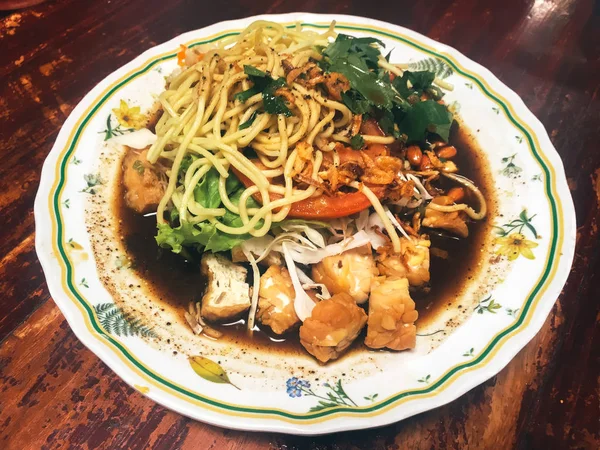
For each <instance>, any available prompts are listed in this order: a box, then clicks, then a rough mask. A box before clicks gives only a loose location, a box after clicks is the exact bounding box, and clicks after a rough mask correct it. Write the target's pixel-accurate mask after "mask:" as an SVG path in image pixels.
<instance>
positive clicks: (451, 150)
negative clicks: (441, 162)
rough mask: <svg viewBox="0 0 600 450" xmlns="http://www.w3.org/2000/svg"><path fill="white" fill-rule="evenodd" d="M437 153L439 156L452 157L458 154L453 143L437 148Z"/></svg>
mask: <svg viewBox="0 0 600 450" xmlns="http://www.w3.org/2000/svg"><path fill="white" fill-rule="evenodd" d="M435 153H436V155H437V156H438V158H444V159H452V158H454V157H455V156H456V147H454V146H453V145H447V146H445V147H442V148H439V149H436V151H435Z"/></svg>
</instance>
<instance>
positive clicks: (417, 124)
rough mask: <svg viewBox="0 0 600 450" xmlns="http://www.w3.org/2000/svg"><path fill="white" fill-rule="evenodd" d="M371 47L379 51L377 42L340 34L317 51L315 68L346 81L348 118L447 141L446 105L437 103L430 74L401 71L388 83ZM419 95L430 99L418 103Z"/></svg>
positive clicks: (419, 137) (409, 137)
mask: <svg viewBox="0 0 600 450" xmlns="http://www.w3.org/2000/svg"><path fill="white" fill-rule="evenodd" d="M373 44H378V45H380V46H381V47H383V43H382V42H381V41H379V40H377V39H373V38H353V37H351V36H347V35H344V34H340V35H338V37H337V39H336V40H335V42H332V43H331V44H329V46H328V47H327V48H325V50H323V56H324V58H323V60H322V61H320V62H319V66H320V67H321V68H322V69H323V70H325V71H326V72H338V73H341V74H342V75H344V76H345V77H346V78H347V79H348V81H349V82H350V86H351V89H350V90H348V91H346V92H343V93H342V101H343V102H344V104H345V105H346V106H347V107H348V108H349V109H350V110H351V111H352V112H353V113H354V114H368V115H369V116H370V117H373V118H375V119H376V120H377V121H378V123H379V125H380V127H381V128H382V129H383V131H384V132H385V133H386V134H388V135H392V136H395V137H397V138H398V137H400V136H401V135H405V139H407V140H408V141H425V140H426V139H427V136H428V134H429V133H435V134H438V135H439V136H440V137H441V138H442V139H444V140H448V135H449V132H450V126H451V125H452V121H453V117H452V114H451V113H450V112H449V111H448V109H447V107H446V106H444V105H440V104H438V103H437V100H439V99H440V98H441V97H442V96H443V93H442V91H441V90H440V89H439V88H438V87H436V86H434V85H433V84H432V83H433V80H434V79H435V76H436V75H435V73H434V71H432V70H419V71H415V72H411V71H405V72H404V73H403V75H402V76H401V77H396V78H395V79H394V80H393V81H391V80H390V76H389V72H388V71H386V70H383V69H381V68H380V67H379V66H378V59H379V57H380V56H381V53H380V51H379V49H378V48H377V47H375V46H374V45H373ZM389 56H390V55H389V54H388V56H387V57H386V59H388V58H389ZM424 92H425V93H427V94H429V95H430V96H431V97H432V98H433V99H434V100H435V101H433V100H427V101H421V98H420V97H421V95H422V94H423V93H424ZM356 145H358V142H356Z"/></svg>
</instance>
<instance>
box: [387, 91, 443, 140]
mask: <svg viewBox="0 0 600 450" xmlns="http://www.w3.org/2000/svg"><path fill="white" fill-rule="evenodd" d="M452 120H453V118H452V113H450V112H449V111H448V109H447V108H446V107H445V106H444V105H440V104H439V103H437V102H434V101H433V100H426V101H424V102H418V103H415V104H414V105H413V106H412V108H411V109H409V110H408V111H407V112H406V114H405V115H404V118H403V119H402V120H401V121H400V123H399V124H398V127H399V128H400V131H401V132H402V133H404V134H406V136H407V137H408V140H409V141H422V140H424V139H425V137H426V136H427V133H428V132H429V133H435V134H437V135H439V136H440V137H441V138H442V139H443V140H444V141H447V140H448V137H449V135H450V126H451V125H452Z"/></svg>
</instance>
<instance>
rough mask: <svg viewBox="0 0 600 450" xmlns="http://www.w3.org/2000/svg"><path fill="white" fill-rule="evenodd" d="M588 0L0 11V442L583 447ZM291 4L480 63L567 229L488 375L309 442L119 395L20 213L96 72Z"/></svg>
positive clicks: (595, 167)
mask: <svg viewBox="0 0 600 450" xmlns="http://www.w3.org/2000/svg"><path fill="white" fill-rule="evenodd" d="M202 3H204V4H205V5H206V6H202V5H201V4H202ZM599 6H600V4H599V3H598V2H596V5H595V6H594V2H593V1H592V0H581V1H577V0H555V1H549V0H547V1H544V0H536V1H533V0H530V1H524V0H523V1H518V0H503V1H493V2H491V1H485V0H479V1H478V0H461V1H444V0H428V1H425V0H413V1H404V0H394V1H384V2H381V1H380V2H378V3H377V4H373V3H371V2H369V1H360V2H349V1H343V2H339V1H338V2H336V1H329V0H321V1H316V0H306V1H304V2H300V3H298V2H292V1H285V0H276V1H273V2H270V1H263V0H253V1H245V0H230V1H228V2H200V1H198V2H192V1H183V0H171V1H164V0H163V1H160V0H151V1H150V0H132V1H117V0H112V1H111V0H108V1H106V0H102V1H101V0H80V1H75V0H56V1H48V2H46V3H43V4H42V5H38V6H36V7H33V8H31V9H26V10H22V11H18V12H12V13H11V12H4V13H0V74H1V80H2V82H1V83H0V152H1V156H2V159H1V162H2V163H1V164H0V210H1V211H2V215H1V221H2V224H1V228H0V261H1V262H0V291H1V293H2V299H1V300H0V448H3V449H19V450H21V449H38V448H93V449H95V448H127V449H138V448H140V449H141V448H148V447H154V448H198V449H208V448H211V449H248V450H251V449H259V448H260V449H263V448H272V449H384V448H385V449H388V448H389V449H399V448H411V449H435V448H453V449H459V448H460V449H462V448H475V449H478V448H489V449H506V448H515V447H516V448H522V449H531V448H560V449H567V448H569V449H570V448H577V449H580V448H585V449H587V448H589V449H592V448H594V449H597V448H600V429H599V417H600V415H599V414H600V407H599V401H598V394H599V392H600V388H599V381H598V380H599V379H600V378H599V374H600V357H599V350H598V349H599V348H600V334H599V333H598V330H599V327H598V318H599V317H600V315H599V314H600V301H599V299H600V245H599V240H598V226H599V225H600V224H599V219H600V147H599V139H598V138H599V131H598V129H599V126H600V101H599V95H600V91H599V80H600V59H599V58H600V7H599ZM294 10H307V11H315V12H329V13H336V12H337V13H346V14H356V15H364V16H370V17H374V18H377V19H381V20H386V21H390V22H393V23H396V24H398V25H402V26H405V27H408V28H411V29H413V30H416V31H418V32H421V33H423V34H425V35H427V36H429V37H431V38H433V39H436V40H439V41H441V42H444V43H446V44H449V45H451V46H453V47H455V48H457V49H458V50H460V51H461V52H463V53H464V54H466V55H467V56H468V57H470V58H472V59H473V60H475V61H477V62H480V63H481V64H483V65H484V66H486V67H488V68H489V69H491V70H492V72H494V73H495V74H496V75H497V76H498V77H499V78H500V79H501V80H502V81H503V82H504V83H506V84H507V85H508V86H509V87H511V88H512V89H514V90H515V91H516V92H517V93H518V94H519V95H520V96H521V97H522V98H523V100H524V101H525V103H526V104H527V105H528V106H529V108H530V109H531V110H532V111H533V112H534V114H536V115H537V117H539V118H540V119H541V121H542V122H543V123H544V125H545V126H546V129H547V130H548V132H549V134H550V136H551V138H552V141H553V143H554V145H555V146H556V148H557V149H558V151H559V152H560V154H561V156H562V157H563V161H564V164H565V169H566V173H567V176H568V180H569V186H570V188H571V192H572V194H573V197H574V200H575V207H576V209H577V223H578V225H579V229H578V234H577V238H578V239H577V250H576V256H575V262H574V265H573V270H572V273H571V276H570V277H569V281H568V282H567V285H566V286H565V288H564V291H563V293H562V295H561V297H560V298H559V299H558V301H557V303H556V305H555V307H554V309H553V310H552V313H551V314H550V316H549V317H548V319H547V321H546V324H545V325H544V327H543V329H542V330H541V332H540V333H539V334H538V336H537V337H536V338H535V339H534V340H533V341H532V342H531V343H529V344H528V345H527V346H526V347H525V349H524V350H523V351H521V353H520V354H519V355H518V356H517V357H516V358H515V359H514V360H513V361H512V362H511V363H510V364H509V365H508V367H506V368H505V369H504V370H503V371H502V372H500V374H499V375H497V376H495V377H493V378H492V379H491V380H489V381H488V382H486V383H484V384H483V385H481V386H479V387H477V388H475V389H473V390H472V391H470V392H469V393H468V394H466V395H464V396H463V397H461V398H460V399H458V400H456V401H454V402H453V403H451V404H449V405H447V406H444V407H442V408H439V409H436V410H434V411H430V412H427V413H424V414H420V415H418V416H416V417H413V418H410V419H408V420H405V421H403V422H400V423H397V424H394V425H390V426H387V427H385V428H380V429H376V430H371V431H360V432H350V433H342V434H337V435H331V436H324V437H316V438H299V437H294V436H285V435H276V434H266V433H246V432H237V431H228V430H224V429H221V428H217V427H213V426H208V425H204V424H202V423H198V422H194V421H193V420H190V419H187V418H185V417H182V416H180V415H179V414H176V413H173V412H170V411H168V410H166V409H164V408H162V407H161V406H159V405H156V404H154V403H153V402H152V401H151V400H149V399H147V398H145V397H143V396H141V395H140V394H139V393H137V392H136V391H134V390H133V389H131V388H129V387H128V386H127V385H126V384H125V383H123V382H122V381H121V380H120V379H119V378H117V377H116V376H115V374H113V373H112V372H111V371H110V370H109V369H108V368H107V367H106V366H105V365H104V364H103V363H102V362H100V360H99V359H98V358H97V357H96V356H95V355H94V354H92V353H91V352H90V351H88V350H87V349H86V348H85V347H84V346H83V345H82V344H81V343H80V342H79V341H78V340H77V339H76V338H75V336H74V335H73V333H72V332H71V331H70V329H69V327H68V325H67V323H66V321H65V319H64V318H63V316H62V315H61V313H60V312H59V310H58V308H57V307H56V306H55V304H54V302H53V301H52V299H51V298H50V296H49V294H48V290H47V288H46V283H45V281H44V276H43V274H42V270H41V267H40V265H39V263H38V261H37V258H36V254H35V249H34V231H35V230H34V220H33V211H32V206H33V200H34V196H35V193H36V190H37V186H38V181H39V175H40V170H41V167H42V163H43V161H44V159H45V158H46V155H47V154H48V152H49V151H50V148H51V146H52V144H53V142H54V140H55V138H56V135H57V133H58V130H59V128H60V127H61V125H62V123H63V122H64V120H65V119H66V117H67V115H68V114H69V113H70V112H71V110H72V109H73V107H74V106H75V105H76V104H77V102H79V100H80V99H81V98H82V97H83V96H84V95H85V94H86V92H88V90H90V89H91V88H92V87H93V86H94V85H95V84H96V83H98V82H99V81H100V80H102V79H103V78H104V77H105V76H106V75H108V74H109V73H111V72H112V71H113V70H115V69H117V68H118V67H119V66H121V65H122V64H125V63H126V62H128V61H130V60H131V59H133V58H134V57H135V56H137V55H138V54H139V53H141V52H142V51H144V50H146V49H148V48H149V47H151V46H153V45H156V44H158V43H161V42H163V41H166V40H168V39H170V38H172V37H174V36H177V35H178V34H180V33H183V32H185V31H188V30H192V29H195V28H201V27H204V26H206V25H209V24H212V23H214V22H218V21H221V20H226V19H233V18H240V17H244V16H251V15H254V14H260V13H265V12H269V13H276V12H289V11H294ZM594 136H595V137H594Z"/></svg>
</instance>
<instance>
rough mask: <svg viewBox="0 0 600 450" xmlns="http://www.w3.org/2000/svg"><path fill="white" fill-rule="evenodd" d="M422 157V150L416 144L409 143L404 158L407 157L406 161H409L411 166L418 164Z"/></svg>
mask: <svg viewBox="0 0 600 450" xmlns="http://www.w3.org/2000/svg"><path fill="white" fill-rule="evenodd" d="M422 157H423V152H422V151H421V149H420V148H419V147H417V146H416V145H411V146H410V147H408V149H407V150H406V159H408V162H410V163H411V164H412V165H413V166H418V165H420V164H421V158H422Z"/></svg>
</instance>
